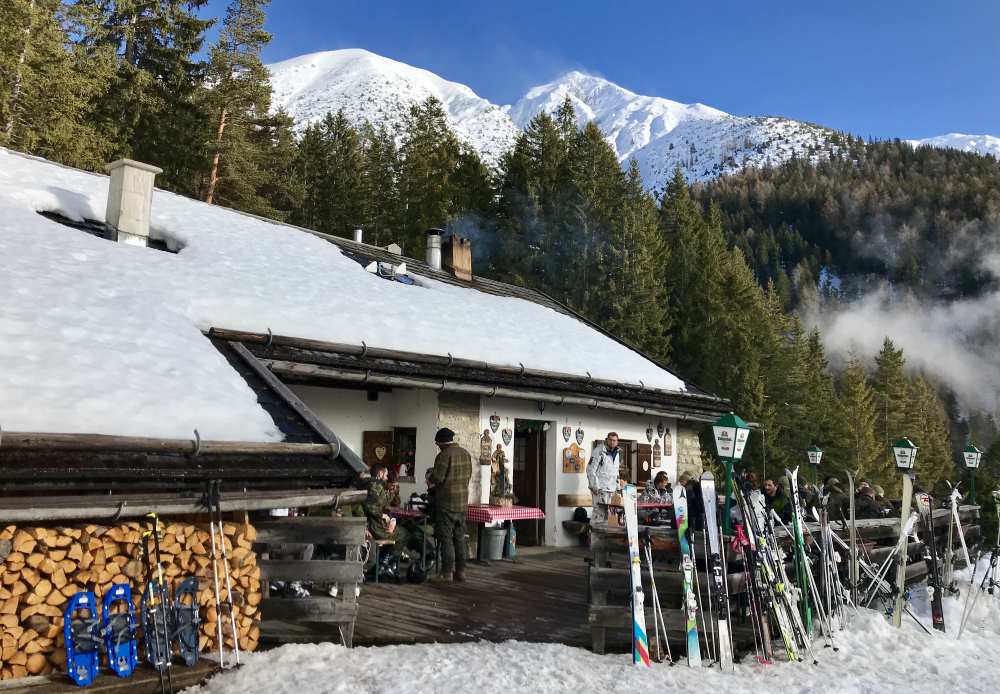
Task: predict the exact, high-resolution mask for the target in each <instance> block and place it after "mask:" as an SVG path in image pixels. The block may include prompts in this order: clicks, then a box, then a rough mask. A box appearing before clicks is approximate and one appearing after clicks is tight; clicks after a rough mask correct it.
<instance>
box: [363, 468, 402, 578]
mask: <svg viewBox="0 0 1000 694" xmlns="http://www.w3.org/2000/svg"><path fill="white" fill-rule="evenodd" d="M388 477H389V469H388V468H387V467H386V466H385V465H383V464H381V463H379V464H377V465H373V466H372V477H371V480H370V481H369V483H368V496H367V498H365V501H364V503H363V504H362V507H363V508H364V512H365V517H366V518H367V519H368V533H369V534H370V535H371V536H372V537H373V538H374V539H376V540H393V541H394V543H393V546H392V555H393V557H395V558H396V560H397V563H398V560H399V555H400V554H401V553H402V551H403V550H404V549H406V545H407V541H408V540H409V532H408V531H407V529H406V528H404V527H402V526H400V525H398V524H397V523H396V519H395V518H392V517H390V516H389V514H388V513H387V510H388V508H389V506H390V503H391V501H392V495H393V492H394V489H392V485H391V483H390V482H389V481H388Z"/></svg>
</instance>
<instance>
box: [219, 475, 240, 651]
mask: <svg viewBox="0 0 1000 694" xmlns="http://www.w3.org/2000/svg"><path fill="white" fill-rule="evenodd" d="M215 512H216V521H217V522H216V524H217V525H218V528H219V546H220V547H221V549H222V571H223V574H224V575H225V577H226V606H227V608H228V609H229V628H230V630H231V631H232V634H233V654H234V655H235V657H236V664H237V665H239V664H240V635H239V632H238V631H237V630H236V614H235V612H234V610H233V586H232V579H231V578H230V570H229V553H228V551H227V550H226V535H225V532H223V524H222V482H220V481H218V480H216V482H215Z"/></svg>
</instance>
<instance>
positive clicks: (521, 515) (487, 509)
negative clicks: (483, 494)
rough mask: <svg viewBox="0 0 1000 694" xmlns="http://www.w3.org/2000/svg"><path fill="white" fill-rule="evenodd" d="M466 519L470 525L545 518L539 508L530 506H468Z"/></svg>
mask: <svg viewBox="0 0 1000 694" xmlns="http://www.w3.org/2000/svg"><path fill="white" fill-rule="evenodd" d="M466 518H467V519H468V520H469V522H471V523H495V522H497V521H516V520H535V519H537V518H545V514H544V513H543V512H542V509H540V508H532V507H530V506H486V505H481V504H470V505H469V512H468V515H466Z"/></svg>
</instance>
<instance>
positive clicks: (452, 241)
mask: <svg viewBox="0 0 1000 694" xmlns="http://www.w3.org/2000/svg"><path fill="white" fill-rule="evenodd" d="M441 265H443V266H444V270H445V271H446V272H450V273H451V274H453V275H454V276H455V277H456V278H457V279H460V280H463V281H465V282H471V281H472V242H471V241H469V239H463V238H462V237H461V236H455V235H454V234H452V235H451V236H449V237H448V238H446V239H445V240H444V241H443V242H442V244H441Z"/></svg>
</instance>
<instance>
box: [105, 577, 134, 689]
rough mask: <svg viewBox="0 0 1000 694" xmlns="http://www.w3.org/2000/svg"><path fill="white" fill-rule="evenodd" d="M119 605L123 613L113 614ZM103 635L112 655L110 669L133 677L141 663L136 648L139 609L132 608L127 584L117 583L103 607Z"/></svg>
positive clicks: (109, 663) (130, 594) (109, 654)
mask: <svg viewBox="0 0 1000 694" xmlns="http://www.w3.org/2000/svg"><path fill="white" fill-rule="evenodd" d="M118 603H121V604H122V605H123V606H124V609H123V610H119V611H117V612H116V611H113V607H114V606H116V605H117V604H118ZM102 608H103V609H102V615H103V616H102V619H101V625H102V628H101V633H102V635H103V636H104V648H105V650H106V651H107V652H108V667H110V668H111V671H112V672H113V673H115V674H116V675H118V676H119V677H131V676H132V672H133V671H134V670H135V666H136V662H137V661H138V660H139V651H138V648H137V647H136V644H135V628H136V625H135V608H134V607H133V605H132V589H131V588H130V587H129V585H128V584H127V583H116V584H114V585H113V586H111V590H109V591H108V592H107V593H105V594H104V600H103V605H102Z"/></svg>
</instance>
